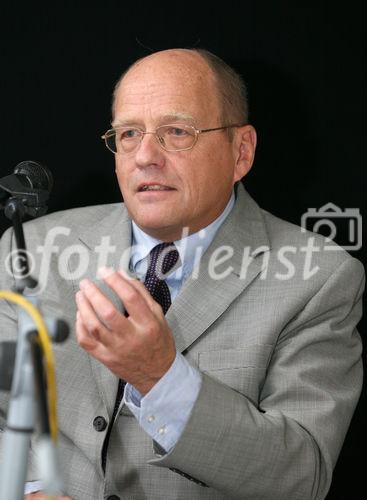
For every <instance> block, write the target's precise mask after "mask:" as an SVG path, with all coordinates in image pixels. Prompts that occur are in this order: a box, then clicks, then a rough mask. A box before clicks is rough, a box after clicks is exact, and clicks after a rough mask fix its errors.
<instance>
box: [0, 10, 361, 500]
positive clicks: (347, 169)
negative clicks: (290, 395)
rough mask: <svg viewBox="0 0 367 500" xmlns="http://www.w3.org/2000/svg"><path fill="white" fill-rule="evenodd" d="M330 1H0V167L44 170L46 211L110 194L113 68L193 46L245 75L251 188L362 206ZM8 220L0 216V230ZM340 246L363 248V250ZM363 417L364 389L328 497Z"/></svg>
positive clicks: (355, 466) (348, 42)
mask: <svg viewBox="0 0 367 500" xmlns="http://www.w3.org/2000/svg"><path fill="white" fill-rule="evenodd" d="M338 5H339V4H338V3H337V2H326V1H318V2H307V3H306V2H295V1H293V2H283V1H272V2H271V1H269V2H263V1H255V0H253V1H241V2H230V1H227V2H224V3H221V4H220V5H219V6H214V5H210V4H204V3H202V4H201V3H191V2H178V3H175V2H169V3H167V4H165V3H161V2H149V4H145V3H142V2H136V3H132V2H126V3H125V2H122V1H121V2H112V1H111V2H105V4H104V5H103V7H102V6H101V7H91V6H88V5H87V4H85V5H84V4H83V3H82V2H62V3H61V2H60V3H58V4H56V3H55V5H54V6H48V7H46V6H41V5H40V4H36V3H35V2H29V3H26V2H24V3H22V2H17V3H16V4H15V5H13V4H6V3H5V2H3V3H2V4H1V7H0V48H1V55H0V65H1V66H0V70H1V80H0V85H1V92H0V98H1V115H0V116H1V120H0V124H1V134H0V141H1V143H0V154H1V163H0V176H4V175H7V174H8V173H10V172H11V171H12V169H13V167H14V166H15V165H16V164H17V163H19V162H20V161H22V160H28V159H33V160H37V161H41V162H44V163H45V164H46V165H47V166H48V167H49V168H50V169H51V170H52V171H53V175H54V179H55V187H54V190H53V194H52V198H51V200H50V208H49V211H56V210H61V209H65V208H70V207H74V206H82V205H90V204H99V203H106V202H111V201H117V200H119V199H120V194H119V190H118V187H117V184H116V182H115V179H114V164H113V155H112V154H110V153H109V152H108V151H107V150H106V149H105V147H104V145H103V142H102V140H101V139H100V135H101V134H102V133H103V132H104V131H105V130H106V129H107V128H109V121H110V101H111V91H112V88H113V85H114V83H115V81H116V80H117V78H118V76H119V74H120V73H121V71H122V70H123V69H124V68H125V67H126V66H127V65H128V64H130V63H131V62H133V61H134V60H135V59H136V58H137V57H140V56H143V55H146V54H147V53H149V52H150V49H151V50H159V49H165V48H172V47H177V46H185V47H193V46H197V47H204V48H207V49H209V50H211V51H213V52H215V53H216V54H217V55H219V56H221V57H223V58H224V59H225V60H226V61H227V62H228V63H230V64H232V65H233V66H234V67H235V68H236V69H237V70H238V71H239V72H240V73H241V74H242V75H243V76H244V78H245V80H246V82H247V85H248V91H249V100H250V112H251V114H250V118H251V122H252V123H253V124H254V125H255V127H256V129H257V131H258V138H259V144H258V152H257V157H256V161H255V165H254V167H253V169H252V171H251V172H250V173H249V175H248V177H246V180H245V184H246V187H247V189H248V190H249V192H250V193H251V194H252V195H253V196H254V197H255V199H256V201H257V202H258V203H259V204H260V205H261V206H262V207H263V208H265V209H267V210H269V211H270V212H272V213H274V214H275V215H277V216H279V217H281V218H284V219H287V220H289V221H291V222H294V223H296V224H299V223H300V218H301V215H302V214H303V213H304V212H306V211H307V209H308V208H309V207H315V208H319V207H321V206H323V205H324V204H326V203H327V202H333V203H335V204H336V205H338V206H339V207H341V208H343V209H344V208H348V207H352V208H359V209H360V211H361V214H362V215H363V213H364V210H365V208H366V174H365V169H366V162H365V145H366V142H367V137H366V127H365V122H366V106H365V99H364V97H365V92H366V90H365V89H366V83H367V82H366V73H365V69H364V68H365V65H366V31H365V17H364V16H363V14H362V10H361V9H360V8H358V7H357V6H356V5H357V4H356V3H355V2H349V3H344V2H343V4H341V5H339V6H338ZM8 226H9V224H8V221H7V220H6V219H5V218H4V217H3V216H0V234H1V232H2V231H3V230H4V229H5V228H6V227H8ZM338 230H339V233H338V236H337V238H336V240H337V241H339V243H342V242H343V241H341V240H342V239H343V237H345V234H344V233H343V229H342V227H341V226H340V227H339V228H338ZM351 253H352V254H353V255H354V256H355V257H357V258H359V259H361V260H362V261H364V259H365V254H364V251H363V250H359V251H357V252H351ZM365 326H366V322H365V321H364V320H362V321H361V323H360V327H359V329H360V332H361V335H362V337H363V336H364V331H365ZM365 425H366V394H365V391H364V392H363V394H362V397H361V400H360V402H359V405H358V408H357V411H356V413H355V415H354V418H353V421H352V425H351V428H350V431H349V433H348V436H347V438H346V441H345V444H344V447H343V450H342V452H341V455H340V458H339V461H338V464H337V466H336V469H335V473H334V480H333V484H332V487H331V490H330V493H329V495H328V499H329V500H334V499H345V498H353V499H362V498H365V494H364V484H365V477H364V473H365V463H366V462H365V459H364V448H365V441H366V440H365V438H366V431H365ZM287 500H291V499H287Z"/></svg>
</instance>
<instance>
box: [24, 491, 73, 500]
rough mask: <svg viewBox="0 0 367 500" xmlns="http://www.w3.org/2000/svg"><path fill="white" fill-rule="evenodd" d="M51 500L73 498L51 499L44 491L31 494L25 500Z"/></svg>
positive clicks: (59, 497)
mask: <svg viewBox="0 0 367 500" xmlns="http://www.w3.org/2000/svg"><path fill="white" fill-rule="evenodd" d="M49 498H52V500H73V499H72V498H71V497H65V496H57V497H52V496H51V497H50V495H47V494H46V493H43V492H42V491H36V492H35V493H29V494H28V495H26V496H25V497H24V500H48V499H49Z"/></svg>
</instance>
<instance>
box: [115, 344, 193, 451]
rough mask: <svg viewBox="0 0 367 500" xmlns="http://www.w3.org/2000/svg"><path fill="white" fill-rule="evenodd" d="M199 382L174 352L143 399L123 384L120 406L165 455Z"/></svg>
mask: <svg viewBox="0 0 367 500" xmlns="http://www.w3.org/2000/svg"><path fill="white" fill-rule="evenodd" d="M201 381H202V378H201V374H200V372H199V370H197V369H196V368H194V367H193V366H191V365H190V363H189V362H188V361H187V360H186V358H185V357H184V356H182V354H181V353H179V352H177V354H176V358H175V360H174V362H173V364H172V366H171V367H170V368H169V370H168V371H167V372H166V373H165V374H164V375H163V377H162V378H161V379H160V380H159V381H158V382H157V383H156V384H155V385H154V386H153V387H152V389H151V390H150V391H149V392H148V393H147V394H146V395H145V396H144V397H141V394H140V393H139V392H138V391H137V390H136V389H135V388H134V387H133V386H132V385H130V384H126V386H125V390H124V403H125V404H126V406H127V407H128V408H129V409H130V411H131V412H132V413H133V415H134V416H135V418H136V419H137V420H138V422H139V424H140V426H141V427H142V428H143V429H144V431H145V432H147V434H149V436H150V437H151V438H152V439H154V441H156V442H157V443H158V444H159V445H160V446H161V447H162V448H163V449H164V450H165V451H166V452H167V453H168V452H169V451H170V450H171V449H172V448H173V447H174V446H175V445H176V443H177V442H178V440H179V438H180V436H181V434H182V432H183V430H184V428H185V426H186V424H187V422H188V420H189V417H190V414H191V411H192V408H193V406H194V404H195V401H196V399H197V397H198V394H199V391H200V388H201Z"/></svg>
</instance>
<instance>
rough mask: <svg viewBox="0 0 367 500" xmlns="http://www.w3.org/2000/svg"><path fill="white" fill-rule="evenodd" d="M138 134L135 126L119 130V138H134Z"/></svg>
mask: <svg viewBox="0 0 367 500" xmlns="http://www.w3.org/2000/svg"><path fill="white" fill-rule="evenodd" d="M139 136H140V131H139V130H137V129H136V128H129V129H127V130H121V131H120V139H121V140H124V139H136V138H137V137H139Z"/></svg>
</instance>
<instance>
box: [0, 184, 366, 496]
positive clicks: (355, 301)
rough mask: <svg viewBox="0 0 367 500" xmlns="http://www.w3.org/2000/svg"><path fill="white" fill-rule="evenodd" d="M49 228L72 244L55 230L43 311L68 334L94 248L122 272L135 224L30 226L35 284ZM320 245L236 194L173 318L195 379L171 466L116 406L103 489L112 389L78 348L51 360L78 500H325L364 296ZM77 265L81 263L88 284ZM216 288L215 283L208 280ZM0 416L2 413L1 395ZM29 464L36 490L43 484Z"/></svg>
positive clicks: (63, 218)
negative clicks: (106, 251)
mask: <svg viewBox="0 0 367 500" xmlns="http://www.w3.org/2000/svg"><path fill="white" fill-rule="evenodd" d="M56 226H58V227H64V228H67V229H64V230H62V231H63V232H64V234H60V230H56V232H57V231H58V235H56V236H55V239H54V242H53V245H54V246H57V247H58V251H56V249H53V250H52V255H51V259H50V260H51V274H50V276H49V277H48V279H47V284H46V287H45V289H44V290H43V291H42V294H41V296H42V303H43V310H44V312H45V313H50V314H61V315H62V316H63V317H65V318H66V319H67V320H68V321H69V322H70V325H74V320H75V312H76V307H75V301H74V295H75V292H76V291H77V289H78V282H79V279H80V276H79V277H76V275H77V274H78V272H79V275H80V274H83V276H88V277H90V278H92V279H95V276H96V269H97V267H98V265H100V264H101V262H99V263H98V262H97V261H98V258H97V257H98V256H97V254H96V252H95V247H96V246H97V245H99V244H101V237H103V236H105V237H110V240H109V243H110V244H111V246H115V247H116V252H115V253H114V254H113V255H111V256H110V259H109V260H108V264H109V265H112V266H116V267H117V266H119V264H120V263H122V265H123V266H126V264H127V262H128V259H129V252H128V248H129V246H130V244H131V221H130V219H129V216H128V214H127V211H126V209H125V208H124V206H123V204H112V205H103V206H96V207H86V208H81V209H73V210H68V211H65V212H59V213H55V214H51V215H48V216H46V217H43V218H41V219H39V220H36V221H32V222H30V223H28V224H27V225H26V238H27V242H28V247H29V250H30V251H31V252H33V253H34V255H35V262H36V268H35V270H34V274H35V275H36V276H40V273H41V274H42V275H43V279H45V277H44V274H45V269H47V266H46V265H45V261H47V259H48V258H47V253H49V252H48V251H47V248H41V247H39V248H38V249H37V246H39V245H41V246H44V245H45V235H46V233H47V231H48V230H50V229H52V228H55V227H56ZM55 234H56V233H55ZM309 238H314V245H315V246H318V247H319V251H317V252H314V253H313V255H312V262H311V269H313V271H314V272H313V274H312V276H311V277H309V278H308V279H304V277H303V273H304V271H305V267H306V268H307V265H309V264H310V263H308V264H307V257H306V251H305V247H306V246H307V242H308V241H309ZM105 241H107V240H105ZM324 244H325V240H324V238H322V237H321V236H318V235H315V234H313V233H303V232H301V231H300V228H298V227H296V226H294V225H292V224H289V223H287V222H284V221H282V220H280V219H278V218H276V217H274V216H273V215H271V214H269V213H267V212H265V211H263V210H261V209H260V208H259V207H258V206H257V204H256V203H255V202H254V201H253V200H252V198H251V197H250V196H249V195H248V194H247V193H246V191H245V190H244V189H243V187H242V186H239V188H238V193H237V201H236V204H235V207H234V209H233V211H232V212H231V214H230V215H229V217H228V218H227V219H226V221H225V222H224V224H223V225H222V226H221V227H220V229H219V231H218V233H217V235H216V237H215V239H214V241H213V242H212V244H211V246H210V247H209V249H208V250H207V252H206V253H205V255H204V257H203V258H202V261H201V265H200V268H199V270H198V272H196V271H195V272H194V273H193V275H192V276H191V277H190V278H189V279H188V280H187V281H186V282H185V284H184V286H183V288H182V290H181V292H180V293H179V295H178V297H177V298H176V300H175V301H174V303H173V304H172V306H171V308H170V309H169V311H168V313H167V320H168V322H169V324H170V326H171V328H172V330H173V333H174V336H175V339H176V345H177V349H178V350H179V351H181V352H183V353H184V354H185V355H186V357H187V359H188V360H189V361H190V363H192V364H193V365H195V366H197V367H198V368H199V370H201V372H202V373H203V384H202V388H201V391H200V393H199V396H198V399H197V401H196V403H195V405H194V408H193V411H192V414H191V416H190V419H189V422H188V424H187V426H186V428H185V429H184V432H183V434H182V436H181V438H180V439H179V442H178V443H177V445H176V446H175V447H174V449H173V450H172V451H171V452H170V453H168V454H164V453H162V452H161V453H160V450H159V449H158V447H157V446H155V444H154V443H153V442H152V440H151V439H150V438H149V437H148V435H147V434H145V432H144V431H143V430H142V429H141V428H140V427H139V424H138V422H137V421H136V419H135V418H134V417H133V416H132V414H131V413H130V412H129V410H128V409H127V408H126V407H124V406H121V407H120V409H119V412H118V415H117V417H116V420H115V422H114V425H113V430H112V434H111V438H110V446H109V450H108V460H107V470H106V475H105V476H104V474H103V472H102V468H101V450H102V446H103V441H104V438H105V434H106V432H105V431H102V432H97V431H96V430H95V429H94V427H93V420H94V418H95V417H96V416H103V417H105V419H106V420H107V421H109V420H110V419H111V416H112V412H113V407H114V401H115V395H116V390H117V379H116V377H115V376H114V375H113V374H112V373H111V372H109V370H108V369H106V368H105V367H104V366H103V365H102V364H100V363H98V362H97V361H96V360H94V359H93V358H92V357H90V356H89V355H88V354H86V352H84V351H83V350H82V349H81V348H80V347H79V346H78V344H77V343H76V341H75V335H74V333H73V334H72V335H71V336H70V338H69V339H68V340H67V341H66V342H65V343H64V344H58V345H55V346H54V352H55V355H56V364H57V386H58V415H59V425H60V434H59V447H60V455H61V465H62V469H63V472H64V476H65V481H66V484H67V493H68V494H69V495H71V496H72V497H73V498H75V499H76V500H91V499H103V498H107V497H108V495H113V494H115V495H118V496H119V497H120V498H126V499H129V500H135V499H136V500H144V499H150V500H162V499H169V500H173V499H177V500H178V499H180V500H183V499H195V498H197V499H210V500H216V499H218V500H219V499H221V500H224V499H228V498H240V499H246V500H252V499H272V500H278V499H279V500H290V499H292V500H297V499H299V500H301V499H302V500H305V499H318V500H319V499H322V498H324V497H325V495H326V493H327V491H328V488H329V485H330V481H331V475H332V469H333V466H334V465H335V462H336V460H337V457H338V453H339V451H340V448H341V446H342V443H343V440H344V437H345V434H346V431H347V429H348V425H349V423H350V419H351V416H352V414H353V411H354V408H355V405H356V402H357V400H358V397H359V393H360V389H361V378H362V368H361V342H360V338H359V336H358V333H357V331H356V329H355V325H356V324H357V322H358V320H359V318H360V316H361V294H362V290H363V284H364V272H363V267H362V265H361V264H360V262H359V261H357V260H355V259H353V258H351V257H350V256H349V255H348V254H347V253H346V252H344V251H343V250H341V249H335V247H334V250H330V249H329V250H324V249H323V248H324ZM48 245H49V247H50V243H49V244H48ZM70 245H74V247H73V248H71V249H70ZM46 246H47V245H46ZM223 246H225V247H224V248H223ZM220 247H222V248H221V250H218V248H220ZM11 248H12V238H11V232H10V231H8V232H7V233H6V234H5V235H4V237H3V239H2V246H1V250H2V254H1V258H0V265H1V266H2V267H1V274H0V276H1V282H2V283H1V288H9V287H10V286H11V284H12V280H11V278H10V277H9V275H8V273H7V272H6V271H5V270H4V262H5V256H6V255H7V254H8V252H9V251H10V250H11ZM231 249H232V250H231ZM37 250H38V252H37ZM215 251H216V252H217V253H216V254H214V257H215V256H216V259H217V260H216V261H213V252H215ZM80 255H83V256H84V257H83V258H84V259H85V258H87V259H88V266H87V267H86V268H85V272H83V273H81V271H83V264H82V261H81V260H80ZM219 257H223V261H222V263H220V262H219V260H218V259H219ZM286 258H287V259H288V260H286ZM224 259H227V260H225V261H224ZM42 260H43V263H42ZM215 262H216V263H215ZM65 263H67V267H65V265H64V264H65ZM292 266H293V268H294V275H293V277H289V276H291V275H292V273H291V271H292ZM58 268H59V269H58ZM60 270H61V271H60ZM306 271H307V269H306ZM213 272H214V273H216V276H214V278H218V277H220V278H221V279H213ZM60 273H61V274H62V276H60ZM73 273H74V276H73ZM220 273H222V274H223V276H220ZM287 275H289V276H288V277H289V279H285V277H287ZM101 286H102V288H103V290H105V291H106V293H107V294H108V295H109V296H110V297H111V299H112V300H113V301H114V302H115V303H116V304H117V305H118V307H122V306H121V304H120V303H119V301H118V300H117V299H116V297H115V296H113V295H112V294H111V293H110V292H108V291H107V290H106V288H105V287H103V285H101ZM0 315H1V320H0V321H1V339H5V338H14V336H15V334H16V312H15V308H14V307H13V306H12V305H10V304H8V303H7V302H5V301H1V303H0ZM0 406H1V408H3V409H6V407H7V395H6V394H4V393H1V394H0ZM3 425H4V421H0V426H1V427H3ZM35 450H36V448H34V449H33V451H32V454H31V455H32V456H33V455H34V453H35V452H36V451H35ZM31 458H32V457H31ZM32 462H33V460H31V464H30V471H29V479H37V478H38V473H37V470H36V469H35V468H34V467H33V465H32ZM171 469H174V470H176V471H177V472H178V473H177V472H175V471H174V470H171ZM199 482H200V483H199ZM201 483H205V484H206V485H207V486H203V485H202V484H201Z"/></svg>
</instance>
